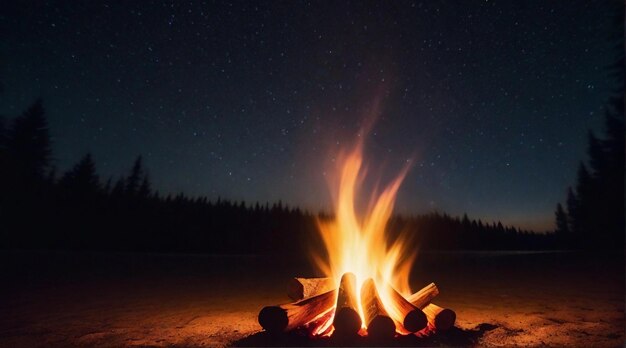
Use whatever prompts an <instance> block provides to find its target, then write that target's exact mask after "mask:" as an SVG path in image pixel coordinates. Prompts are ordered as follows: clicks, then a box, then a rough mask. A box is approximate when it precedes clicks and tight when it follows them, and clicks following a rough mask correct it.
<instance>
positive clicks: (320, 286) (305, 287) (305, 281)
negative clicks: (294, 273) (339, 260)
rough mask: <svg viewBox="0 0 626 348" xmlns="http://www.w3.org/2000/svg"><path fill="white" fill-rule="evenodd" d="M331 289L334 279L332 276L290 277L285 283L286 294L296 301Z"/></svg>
mask: <svg viewBox="0 0 626 348" xmlns="http://www.w3.org/2000/svg"><path fill="white" fill-rule="evenodd" d="M333 289H335V281H334V280H333V279H332V278H292V279H290V280H289V282H288V283H287V296H289V298H290V299H292V300H294V301H298V300H302V299H304V298H308V297H313V296H315V295H319V294H323V293H325V292H328V291H330V290H333Z"/></svg>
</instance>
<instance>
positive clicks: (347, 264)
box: [316, 141, 415, 333]
mask: <svg viewBox="0 0 626 348" xmlns="http://www.w3.org/2000/svg"><path fill="white" fill-rule="evenodd" d="M338 163H339V168H338V169H339V182H338V184H339V185H338V188H337V191H336V192H337V197H336V202H335V217H334V219H332V220H322V219H318V225H319V232H320V235H321V237H322V240H323V242H324V245H325V247H326V251H327V253H328V259H327V260H326V259H324V258H321V257H319V256H316V264H317V266H318V267H319V268H320V270H321V271H322V272H324V273H325V275H326V276H328V277H332V278H333V279H335V281H336V284H339V280H340V278H341V276H342V275H343V274H344V273H346V272H352V273H354V274H355V275H356V277H357V284H358V290H357V293H356V296H357V299H358V303H359V314H360V316H361V319H362V322H363V323H364V324H363V328H366V327H365V319H364V315H363V309H362V308H361V299H360V287H361V284H362V283H363V281H365V280H366V279H367V278H373V279H374V281H375V283H376V287H377V289H378V292H379V296H380V298H381V301H382V302H383V304H384V306H385V309H386V310H387V312H388V313H389V316H390V317H391V318H392V319H394V321H395V322H396V323H398V322H402V318H401V315H400V312H399V309H397V308H395V307H394V305H393V301H391V298H390V295H389V294H388V293H387V291H386V289H387V287H386V286H384V285H385V284H390V285H392V286H393V287H394V288H395V289H396V290H397V291H398V292H400V293H401V294H403V295H409V294H410V293H411V289H410V287H409V281H408V278H409V272H410V270H411V265H412V263H413V259H414V257H415V253H414V252H411V251H410V250H407V249H408V246H409V245H410V244H409V243H407V241H406V240H405V239H402V238H398V239H396V240H395V241H393V243H391V244H390V245H388V240H387V236H386V234H385V230H386V226H387V222H388V220H389V218H390V217H391V214H392V212H393V207H394V201H395V198H396V194H397V192H398V189H399V187H400V184H401V183H402V181H403V180H404V178H405V176H406V174H407V171H408V166H406V167H404V168H403V170H402V171H401V172H400V173H399V174H398V175H397V176H396V178H395V179H394V180H393V181H391V183H389V185H388V186H387V187H386V188H385V190H384V191H383V192H382V193H381V194H380V195H372V197H371V201H370V204H369V207H368V209H367V210H366V212H365V214H364V216H362V217H359V216H357V212H356V209H355V200H356V196H357V194H358V189H359V186H360V185H361V184H362V183H363V180H364V178H365V174H366V173H365V172H366V170H365V169H363V143H362V141H359V142H358V143H357V145H356V146H355V147H354V149H352V151H351V152H349V153H347V154H345V153H344V154H342V155H341V156H340V157H339V161H338ZM397 330H398V331H399V332H401V333H402V332H403V328H401V327H397ZM362 331H363V330H362Z"/></svg>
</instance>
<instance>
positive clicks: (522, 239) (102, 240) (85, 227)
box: [0, 100, 558, 256]
mask: <svg viewBox="0 0 626 348" xmlns="http://www.w3.org/2000/svg"><path fill="white" fill-rule="evenodd" d="M52 162H53V161H52V150H51V143H50V135H49V129H48V124H47V120H46V117H45V110H44V107H43V103H42V102H41V100H38V101H36V102H35V103H34V104H33V105H32V106H31V107H29V108H28V109H27V110H26V111H25V112H23V113H22V114H21V115H20V116H18V117H16V118H14V119H13V120H11V122H9V123H6V122H4V120H2V122H0V167H1V168H2V169H3V170H2V171H0V175H1V177H0V185H1V186H0V188H1V190H2V193H3V194H2V195H0V225H1V226H0V227H1V228H0V231H1V232H0V247H2V248H21V249H24V248H37V249H42V248H43V249H74V250H115V251H148V252H198V253H226V254H270V253H271V254H275V253H282V254H290V255H293V256H300V255H306V254H308V252H307V251H308V250H309V249H311V248H318V247H321V245H320V240H319V238H318V234H317V231H316V229H317V221H318V219H327V218H332V216H329V215H328V214H323V213H320V214H313V213H311V212H308V211H305V210H302V209H300V208H298V207H290V206H287V205H284V204H282V202H280V201H279V202H276V203H272V204H269V203H259V202H256V203H253V204H249V203H246V202H243V201H242V202H234V201H230V200H227V199H221V198H218V199H217V200H210V199H208V198H207V197H190V196H187V195H185V194H184V193H180V194H176V195H171V194H167V195H162V194H160V193H159V191H158V190H155V189H154V188H153V187H152V184H151V181H150V177H149V175H148V172H147V170H146V168H145V166H144V163H143V161H142V157H141V156H138V157H137V158H136V160H135V161H134V163H133V165H132V167H131V168H130V170H129V172H128V173H127V174H126V175H122V176H120V177H119V178H118V179H117V180H113V178H108V179H107V180H102V179H101V178H100V177H99V175H98V173H97V169H96V163H95V161H94V159H93V157H92V155H91V154H89V153H88V154H85V155H84V157H83V158H81V159H80V160H79V161H78V162H77V163H76V164H75V165H74V166H73V167H72V168H70V169H69V170H68V171H66V172H65V173H62V174H61V175H59V176H57V173H56V170H55V169H54V167H53V166H52ZM388 229H389V231H390V232H391V233H390V234H391V236H392V238H394V236H395V237H397V236H398V235H399V233H403V235H404V236H405V237H409V238H408V239H410V240H411V243H415V246H416V248H418V247H419V248H420V249H447V250H459V249H474V250H491V249H549V248H554V247H556V246H557V244H558V243H557V241H556V240H555V235H554V234H537V233H532V232H529V231H523V230H519V229H517V228H514V227H510V226H503V225H502V223H500V222H491V223H486V222H483V221H481V220H470V219H469V218H468V217H467V215H464V216H463V217H462V218H461V217H451V216H449V215H447V214H445V213H429V214H425V215H416V216H395V217H394V218H393V219H392V220H391V221H390V223H389V226H388Z"/></svg>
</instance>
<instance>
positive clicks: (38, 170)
mask: <svg viewBox="0 0 626 348" xmlns="http://www.w3.org/2000/svg"><path fill="white" fill-rule="evenodd" d="M6 151H7V155H8V157H9V160H10V162H11V166H12V169H13V170H14V174H15V179H17V180H19V181H22V182H23V183H30V182H36V181H42V180H44V179H45V175H46V173H47V169H48V167H49V165H50V156H51V149H50V134H49V131H48V121H47V120H46V117H45V111H44V108H43V103H42V101H41V99H38V100H37V101H35V103H34V104H33V105H32V106H31V107H30V108H28V110H26V111H25V112H24V113H23V114H22V115H20V116H19V117H17V118H16V119H15V120H13V125H12V127H11V128H10V129H9V131H8V134H7V140H6Z"/></svg>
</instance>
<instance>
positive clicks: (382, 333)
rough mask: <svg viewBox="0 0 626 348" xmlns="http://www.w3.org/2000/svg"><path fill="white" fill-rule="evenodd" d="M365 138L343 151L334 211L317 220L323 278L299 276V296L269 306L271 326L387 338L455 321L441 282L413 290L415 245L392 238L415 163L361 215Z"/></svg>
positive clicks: (292, 292)
mask: <svg viewBox="0 0 626 348" xmlns="http://www.w3.org/2000/svg"><path fill="white" fill-rule="evenodd" d="M362 154H363V143H362V141H359V142H358V143H357V145H356V146H355V147H354V148H353V149H352V151H349V152H347V153H343V154H341V155H340V156H339V157H338V161H337V163H338V164H339V166H338V176H337V178H338V180H337V182H336V183H335V184H336V185H335V187H336V190H334V191H333V192H334V193H335V194H336V197H335V216H334V218H333V219H332V220H322V219H320V220H319V221H318V225H319V232H320V236H321V239H322V240H323V242H324V246H325V253H322V254H315V255H313V256H314V260H315V263H316V265H317V266H318V268H319V270H320V272H321V273H322V274H324V275H325V276H326V277H323V278H293V279H292V280H291V281H290V282H289V284H288V288H287V293H288V295H289V297H290V298H291V299H292V300H294V301H295V302H293V303H288V304H283V305H277V306H268V307H265V308H263V309H262V310H261V312H260V313H259V323H260V324H261V326H262V327H263V328H264V329H265V330H266V331H268V332H270V333H279V332H291V331H296V330H297V331H300V332H304V333H306V334H308V335H309V336H310V337H328V336H331V335H333V336H334V335H339V336H350V335H360V336H367V337H371V338H380V339H387V338H393V337H394V336H396V335H397V334H399V335H408V334H415V333H417V334H421V333H423V332H425V331H427V330H437V331H442V330H447V329H449V328H450V327H452V326H454V321H455V319H456V314H455V313H454V311H452V310H450V309H447V308H443V307H440V306H437V305H436V304H434V303H432V302H431V301H432V299H433V298H434V297H435V296H437V294H439V289H438V288H437V286H436V285H435V284H434V283H431V284H428V285H427V286H425V287H424V288H423V289H421V290H419V291H418V292H415V293H413V292H412V291H411V289H410V287H409V273H410V270H411V266H412V264H413V260H414V258H415V255H416V253H415V250H414V244H412V243H410V241H408V240H406V239H405V238H403V237H398V238H395V239H394V240H391V241H390V240H389V239H390V238H389V236H387V235H386V233H385V231H386V227H387V222H388V220H389V218H390V216H391V214H392V211H393V206H394V201H395V198H396V194H397V192H398V189H399V187H400V184H401V183H402V181H403V180H404V177H405V175H406V173H407V170H408V166H405V168H404V169H403V170H402V171H401V172H400V174H399V175H398V176H397V177H396V178H395V179H394V180H392V181H391V183H390V184H389V185H388V186H387V187H386V188H385V189H384V190H383V191H382V192H381V193H380V194H378V193H376V192H374V194H372V197H371V200H370V202H369V206H368V208H367V209H365V213H364V214H362V215H359V214H357V208H356V205H355V202H356V197H357V196H358V194H359V192H358V189H359V186H360V185H361V184H362V183H363V181H364V179H365V172H366V170H365V169H364V168H363V155H362Z"/></svg>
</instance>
